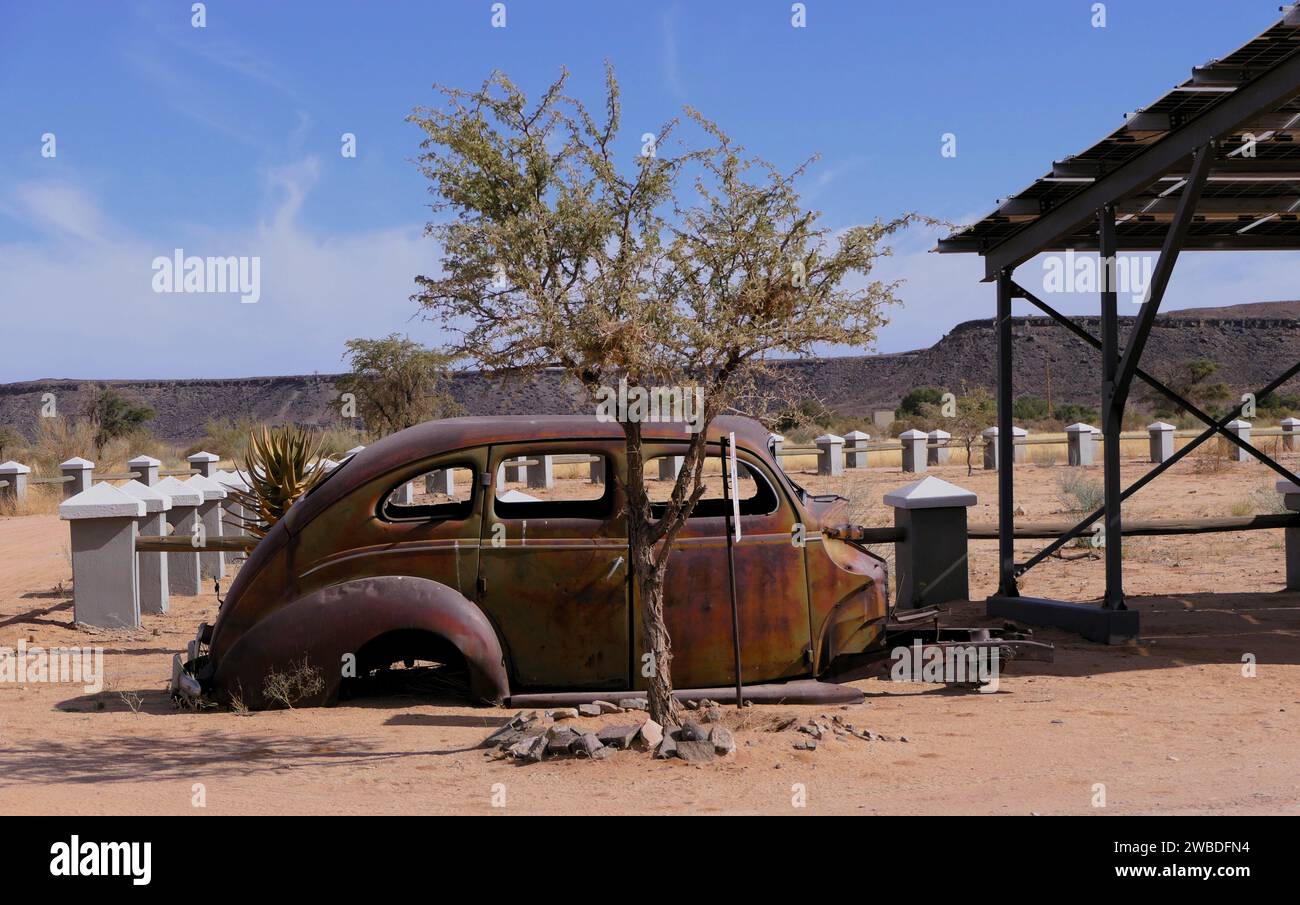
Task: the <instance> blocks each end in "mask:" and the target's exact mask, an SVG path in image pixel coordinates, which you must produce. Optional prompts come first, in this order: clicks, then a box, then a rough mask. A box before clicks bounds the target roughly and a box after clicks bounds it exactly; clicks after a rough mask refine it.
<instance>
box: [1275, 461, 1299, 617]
mask: <svg viewBox="0 0 1300 905" xmlns="http://www.w3.org/2000/svg"><path fill="white" fill-rule="evenodd" d="M1277 492H1278V493H1280V494H1282V504H1283V505H1284V506H1286V508H1287V509H1290V510H1291V511H1292V512H1300V481H1278V482H1277ZM1284 530H1285V533H1286V542H1285V548H1286V589H1287V590H1288V591H1300V528H1286V529H1284Z"/></svg>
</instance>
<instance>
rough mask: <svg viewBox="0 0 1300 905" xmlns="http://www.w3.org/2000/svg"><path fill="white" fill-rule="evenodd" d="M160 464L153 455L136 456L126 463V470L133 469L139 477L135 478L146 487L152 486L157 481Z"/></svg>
mask: <svg viewBox="0 0 1300 905" xmlns="http://www.w3.org/2000/svg"><path fill="white" fill-rule="evenodd" d="M161 465H162V463H161V462H159V461H158V460H157V459H155V458H154V457H153V456H136V457H135V458H134V459H130V460H128V461H127V463H126V470H127V471H134V472H135V473H136V474H138V475H139V476H140V477H138V478H136V480H137V481H139V482H140V483H141V484H143V485H144V486H146V487H153V486H154V485H155V484H157V483H158V469H159V467H160V466H161Z"/></svg>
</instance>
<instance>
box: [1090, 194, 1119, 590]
mask: <svg viewBox="0 0 1300 905" xmlns="http://www.w3.org/2000/svg"><path fill="white" fill-rule="evenodd" d="M1097 218H1098V221H1099V223H1098V226H1099V229H1100V234H1099V236H1100V241H1101V268H1100V269H1101V273H1102V286H1101V421H1102V423H1101V430H1102V436H1104V437H1105V438H1106V445H1105V448H1104V449H1103V450H1102V463H1103V467H1102V483H1103V486H1104V490H1105V496H1106V506H1105V510H1106V526H1105V529H1104V530H1105V534H1104V535H1103V539H1104V543H1105V547H1104V549H1105V553H1106V596H1105V599H1104V602H1103V606H1105V607H1106V609H1110V610H1122V609H1125V606H1124V547H1123V543H1124V535H1123V526H1122V524H1121V509H1122V506H1121V503H1122V502H1123V499H1124V498H1123V497H1122V496H1121V490H1122V489H1121V487H1120V483H1119V480H1120V475H1119V469H1120V459H1119V435H1120V433H1121V432H1122V428H1123V421H1124V397H1123V395H1122V394H1121V393H1120V388H1119V387H1118V385H1117V384H1116V378H1117V375H1118V372H1119V291H1118V287H1117V286H1116V285H1115V205H1114V204H1106V205H1103V206H1102V208H1101V210H1100V211H1099V212H1098V214H1097Z"/></svg>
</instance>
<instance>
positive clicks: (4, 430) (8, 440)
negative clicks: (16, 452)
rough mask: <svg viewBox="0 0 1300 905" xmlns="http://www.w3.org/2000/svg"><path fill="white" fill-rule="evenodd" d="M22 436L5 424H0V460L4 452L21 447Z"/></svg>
mask: <svg viewBox="0 0 1300 905" xmlns="http://www.w3.org/2000/svg"><path fill="white" fill-rule="evenodd" d="M23 442H24V439H23V435H22V434H20V433H18V431H17V430H15V429H14V428H12V427H10V426H9V425H7V424H0V460H3V459H4V458H5V451H6V450H12V449H13V448H14V447H17V446H21V445H22V444H23Z"/></svg>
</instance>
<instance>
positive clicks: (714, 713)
mask: <svg viewBox="0 0 1300 905" xmlns="http://www.w3.org/2000/svg"><path fill="white" fill-rule="evenodd" d="M701 719H703V720H704V722H706V723H716V722H718V721H719V720H721V719H722V711H721V710H719V709H718V708H717V707H710V708H709V709H708V710H706V711H704V716H703V717H701Z"/></svg>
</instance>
